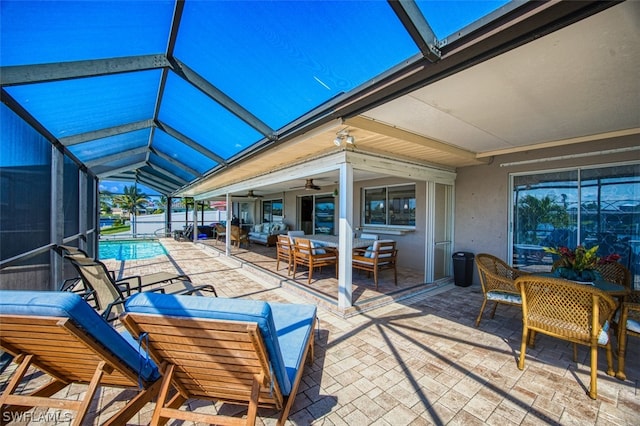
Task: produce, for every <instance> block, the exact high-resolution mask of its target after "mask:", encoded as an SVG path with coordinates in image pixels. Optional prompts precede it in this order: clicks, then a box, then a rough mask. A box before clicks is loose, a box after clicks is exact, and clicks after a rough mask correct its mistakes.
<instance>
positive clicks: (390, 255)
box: [351, 240, 398, 290]
mask: <svg viewBox="0 0 640 426" xmlns="http://www.w3.org/2000/svg"><path fill="white" fill-rule="evenodd" d="M397 259H398V250H397V249H396V242H395V241H393V240H375V241H374V242H373V245H371V246H369V247H367V248H360V249H354V250H353V255H352V261H351V262H352V266H353V268H354V269H358V270H361V271H366V272H367V274H371V273H372V272H373V282H374V284H375V286H376V290H377V289H378V273H379V272H380V271H382V270H385V269H390V270H393V282H394V284H395V285H396V286H397V285H398V271H397V269H396V261H397Z"/></svg>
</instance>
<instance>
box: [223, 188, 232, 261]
mask: <svg viewBox="0 0 640 426" xmlns="http://www.w3.org/2000/svg"><path fill="white" fill-rule="evenodd" d="M232 207H233V206H232V205H231V194H229V193H228V192H227V221H226V224H225V229H226V235H225V238H224V251H225V254H226V255H227V256H231V215H232V212H233V210H232Z"/></svg>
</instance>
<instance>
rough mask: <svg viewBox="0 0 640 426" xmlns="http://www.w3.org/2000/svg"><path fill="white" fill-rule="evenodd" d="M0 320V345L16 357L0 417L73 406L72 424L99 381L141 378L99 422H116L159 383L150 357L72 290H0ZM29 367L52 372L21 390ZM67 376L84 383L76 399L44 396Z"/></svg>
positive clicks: (126, 384) (124, 383) (128, 383)
mask: <svg viewBox="0 0 640 426" xmlns="http://www.w3.org/2000/svg"><path fill="white" fill-rule="evenodd" d="M0 324H2V333H1V334H0V345H1V346H2V349H3V350H5V351H6V352H8V353H10V354H11V355H13V357H14V361H15V362H17V363H18V364H19V365H18V367H17V368H16V370H15V372H14V373H13V376H12V377H11V379H10V381H9V382H8V384H7V386H6V388H5V390H4V392H3V394H2V396H0V412H2V413H3V421H6V419H8V418H12V416H16V415H17V414H18V413H20V412H22V411H26V410H29V409H30V408H32V407H48V408H55V409H63V410H74V411H76V413H75V414H74V415H73V416H72V417H71V419H72V421H73V422H72V424H73V425H80V424H81V423H82V422H83V420H84V419H85V418H86V417H87V412H88V410H89V407H90V406H91V401H92V399H93V397H94V395H95V393H96V391H97V389H98V387H99V386H113V387H118V388H133V389H137V388H138V387H139V386H141V388H142V390H141V391H139V393H138V395H137V396H135V397H134V398H132V399H131V400H130V401H129V402H128V403H127V404H126V406H125V407H123V408H122V409H121V410H120V411H119V412H118V413H116V414H115V415H114V416H113V417H111V419H109V420H108V421H107V422H106V423H103V424H104V425H123V424H125V423H126V421H127V420H128V419H130V418H131V417H133V415H134V414H135V413H136V412H138V411H139V410H140V409H141V408H142V407H143V406H144V405H145V404H146V403H147V402H149V401H151V400H152V399H154V398H155V397H156V396H157V394H158V392H159V390H160V384H161V381H160V380H159V377H160V374H159V372H158V369H157V368H156V365H155V363H154V362H153V361H151V360H150V359H148V357H146V356H145V355H144V354H143V353H141V352H140V351H139V349H138V345H137V344H136V343H135V342H133V341H131V340H130V337H128V338H126V337H123V336H122V335H121V334H120V333H118V332H117V331H116V330H115V329H114V328H113V327H111V325H109V324H108V323H107V322H106V321H105V320H104V319H103V318H101V317H100V315H98V314H97V313H96V312H95V311H94V310H93V308H91V307H90V306H89V305H88V304H87V302H85V301H84V300H82V298H81V297H80V296H78V295H77V294H74V293H69V292H44V291H42V292H37V291H0ZM30 367H35V368H36V369H38V370H40V371H41V372H43V373H45V374H47V375H49V376H50V377H51V379H52V380H51V381H50V382H48V383H47V384H45V385H43V386H42V387H40V388H38V389H36V390H35V391H33V392H32V393H30V394H21V393H20V392H19V385H20V383H21V381H22V380H23V378H24V377H25V374H26V373H27V371H28V370H29V369H30ZM71 384H84V385H87V389H86V391H85V392H84V394H81V395H82V398H81V399H79V400H75V399H74V400H69V399H63V398H62V397H56V398H53V397H52V396H53V395H54V394H56V393H57V392H59V391H60V390H62V389H64V388H65V387H67V386H69V385H71ZM12 412H13V413H15V414H12Z"/></svg>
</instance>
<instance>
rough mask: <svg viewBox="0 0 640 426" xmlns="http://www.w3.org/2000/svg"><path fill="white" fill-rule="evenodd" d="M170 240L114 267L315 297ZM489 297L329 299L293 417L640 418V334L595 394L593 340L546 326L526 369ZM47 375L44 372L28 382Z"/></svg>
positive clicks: (108, 400) (200, 406)
mask: <svg viewBox="0 0 640 426" xmlns="http://www.w3.org/2000/svg"><path fill="white" fill-rule="evenodd" d="M164 243H165V245H166V246H167V248H168V249H169V252H170V255H169V256H167V257H166V258H164V257H160V258H155V259H151V260H146V261H128V262H115V261H110V262H108V264H109V266H110V267H112V268H114V269H115V270H116V271H118V272H119V273H120V274H122V275H131V274H134V273H141V274H144V273H148V272H152V271H158V270H167V271H180V272H183V273H187V274H189V275H190V277H191V278H192V281H193V282H194V284H205V283H211V284H214V285H215V287H216V289H217V291H218V294H219V296H220V297H243V298H250V299H261V300H270V301H279V302H295V303H309V300H308V299H304V298H302V297H301V295H300V294H299V293H296V292H291V291H288V290H286V289H284V288H281V287H280V286H278V285H272V284H265V283H264V280H262V279H260V278H259V277H256V276H255V275H253V274H251V273H250V272H249V271H248V270H247V269H246V268H242V267H240V266H238V264H237V263H234V262H232V261H228V260H227V259H225V258H224V257H219V256H217V255H216V254H215V253H213V254H212V253H211V251H210V250H208V249H206V248H205V247H204V246H201V245H198V246H197V245H194V244H192V243H178V242H175V241H173V240H165V241H164ZM481 301H482V295H481V293H480V289H479V286H478V285H473V286H471V287H466V288H465V287H456V286H453V285H447V286H441V287H437V288H434V289H433V291H431V292H427V293H422V294H420V295H418V296H416V297H413V298H409V299H404V300H401V301H398V302H395V303H391V304H388V305H386V306H384V307H381V308H377V309H374V310H371V311H367V312H364V313H362V314H358V315H354V316H351V317H349V318H342V317H339V316H337V315H335V314H334V313H331V312H329V311H327V310H325V309H322V308H321V309H320V310H319V319H320V326H319V330H318V331H317V334H316V336H315V337H316V354H315V360H314V363H313V365H312V366H311V367H309V366H308V365H307V367H305V368H306V373H305V374H304V376H303V380H302V384H301V386H300V391H299V393H298V395H297V397H296V400H295V404H294V407H293V409H292V410H291V415H290V417H289V420H288V424H291V425H311V424H314V425H349V426H357V425H394V426H396V425H430V424H434V425H445V424H449V425H484V424H489V425H509V424H513V425H546V424H562V425H571V424H580V425H584V426H586V425H638V424H640V393H639V392H640V390H639V388H638V385H639V380H640V358H639V355H640V345H639V343H640V342H638V341H637V340H633V339H631V340H630V342H629V343H630V344H629V351H628V353H627V368H626V372H627V377H628V380H627V381H624V382H622V381H620V380H617V379H615V378H613V377H609V376H607V375H606V373H605V369H606V368H605V367H606V360H605V356H604V352H603V351H600V353H599V360H598V363H599V373H598V400H596V401H594V400H591V399H590V398H589V397H588V396H587V395H586V393H585V392H586V386H588V384H589V364H588V361H589V358H588V352H587V348H585V347H579V352H578V355H579V362H578V364H577V365H576V364H574V363H573V362H572V360H571V358H572V347H571V345H570V344H568V343H565V342H563V341H560V340H556V339H552V338H548V337H546V336H543V335H540V336H539V337H538V339H537V340H536V347H535V348H534V349H530V350H528V351H527V359H526V363H525V369H524V371H520V370H518V368H517V366H516V357H517V356H518V354H519V351H520V340H521V330H522V326H521V320H520V312H519V310H518V309H517V308H515V307H504V306H500V307H499V308H498V311H497V313H496V317H495V318H494V319H490V318H488V315H487V316H486V317H485V318H483V321H482V323H481V326H480V327H479V328H475V327H474V320H475V317H476V315H477V314H478V309H479V307H480V304H481ZM614 361H616V360H615V359H614ZM616 362H617V361H616ZM616 366H617V364H616ZM11 371H12V367H10V368H8V369H7V371H5V373H4V374H3V375H2V376H1V377H0V380H1V381H2V382H5V381H6V380H7V378H8V375H9V374H10V373H11ZM40 380H41V378H40V377H39V376H38V375H37V374H34V375H33V380H32V381H31V382H29V383H28V384H27V386H28V387H33V386H35V384H37V382H38V381H40ZM68 392H69V393H71V394H73V393H81V392H83V386H71V387H70V389H69V390H68ZM133 393H134V391H130V390H128V391H122V390H116V389H101V390H100V391H99V394H100V397H99V400H98V401H97V403H95V405H94V406H93V407H92V420H91V421H92V423H91V424H100V423H101V422H103V421H104V420H105V419H107V418H108V417H109V416H110V415H111V414H113V413H114V412H115V411H116V410H118V409H119V408H120V407H121V406H123V404H124V401H126V400H127V399H128V398H130V397H131V396H132V395H133ZM192 408H193V409H197V410H203V411H219V412H224V413H236V415H238V416H241V415H242V414H243V408H238V407H231V406H228V405H222V404H216V405H214V404H210V403H201V402H198V403H194V404H193V405H192ZM152 410H153V404H152V403H150V404H148V405H147V406H146V407H145V409H144V410H143V411H142V412H140V413H139V414H138V415H137V416H136V417H135V418H134V419H133V421H132V422H131V424H135V425H144V424H147V423H148V421H149V419H150V417H151V412H152ZM51 411H52V410H49V411H48V412H45V410H44V409H36V410H34V411H32V412H31V413H30V417H28V418H30V419H32V420H31V421H22V422H14V424H30V425H36V424H68V423H69V422H65V421H60V422H55V421H48V422H44V423H43V422H42V421H37V420H38V416H39V415H42V414H45V413H51ZM25 419H27V418H26V417H25ZM58 419H60V420H65V418H64V417H63V416H58ZM39 420H42V417H41V418H40V419H39ZM275 420H276V415H275V413H274V412H273V411H269V410H261V411H260V412H259V420H258V424H264V425H273V424H275ZM169 424H188V423H176V422H173V423H172V422H170V423H169Z"/></svg>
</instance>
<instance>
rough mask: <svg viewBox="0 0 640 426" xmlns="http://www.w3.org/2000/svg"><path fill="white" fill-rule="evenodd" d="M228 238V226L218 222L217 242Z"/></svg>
mask: <svg viewBox="0 0 640 426" xmlns="http://www.w3.org/2000/svg"><path fill="white" fill-rule="evenodd" d="M226 238H227V227H226V226H224V225H223V224H221V223H216V244H217V243H218V241H224V240H225V239H226Z"/></svg>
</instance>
